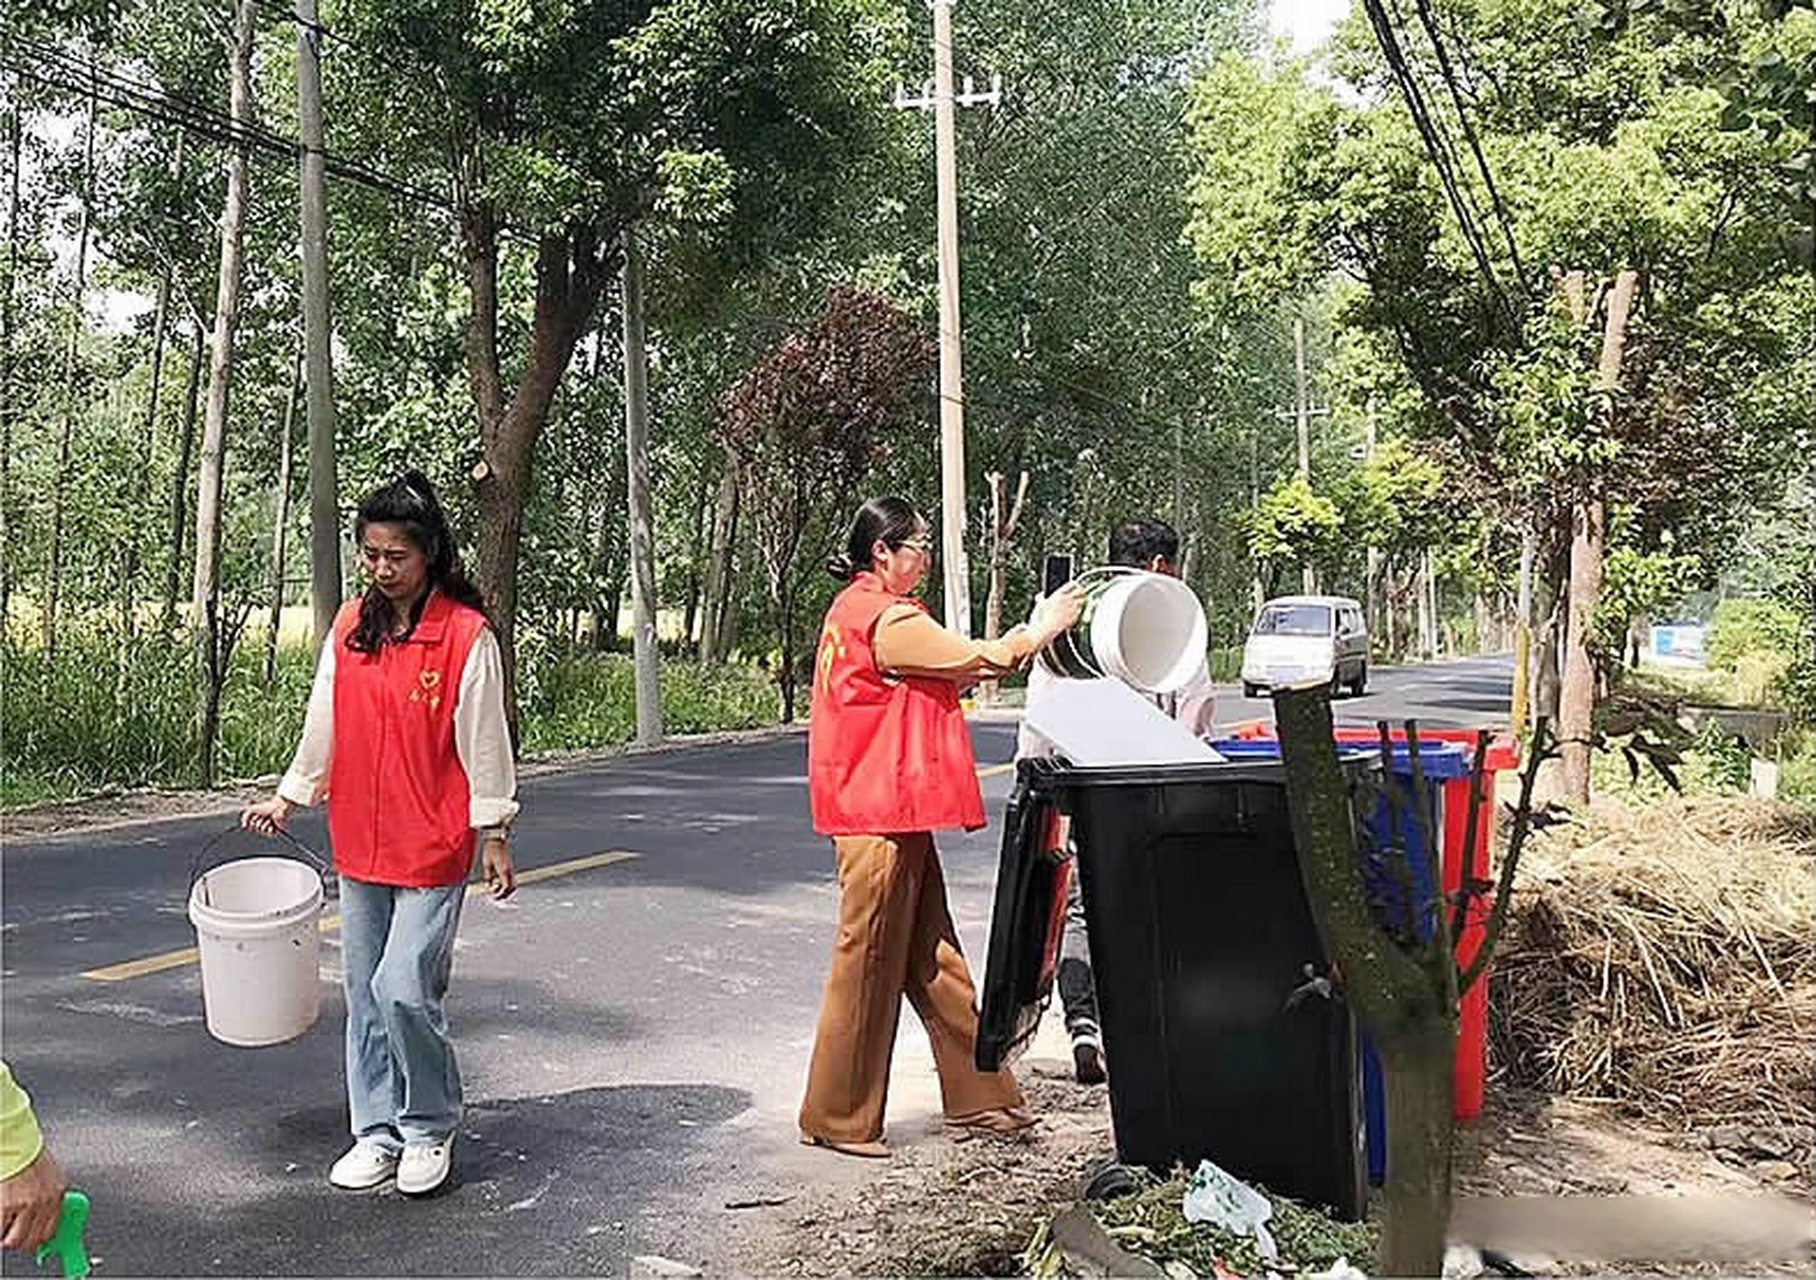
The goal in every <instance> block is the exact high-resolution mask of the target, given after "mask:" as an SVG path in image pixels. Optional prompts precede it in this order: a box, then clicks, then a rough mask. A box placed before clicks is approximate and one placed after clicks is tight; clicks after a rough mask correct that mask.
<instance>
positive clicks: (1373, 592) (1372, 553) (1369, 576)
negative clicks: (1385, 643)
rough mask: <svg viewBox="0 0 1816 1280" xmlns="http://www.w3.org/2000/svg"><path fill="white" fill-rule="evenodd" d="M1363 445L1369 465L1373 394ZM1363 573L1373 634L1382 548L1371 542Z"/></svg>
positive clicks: (1372, 454)
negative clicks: (1366, 564)
mask: <svg viewBox="0 0 1816 1280" xmlns="http://www.w3.org/2000/svg"><path fill="white" fill-rule="evenodd" d="M1363 447H1364V453H1363V455H1362V458H1363V464H1364V465H1367V464H1368V463H1371V462H1373V461H1374V460H1375V398H1374V397H1373V396H1370V397H1369V398H1368V439H1367V443H1366V444H1365V445H1364V446H1363ZM1363 573H1364V581H1363V583H1362V589H1363V593H1364V596H1365V603H1364V605H1363V607H1364V609H1365V610H1366V613H1365V614H1364V615H1363V616H1364V617H1365V618H1366V619H1367V620H1368V630H1369V632H1370V633H1371V634H1379V633H1378V632H1377V631H1376V629H1375V606H1376V604H1377V603H1378V599H1377V596H1378V590H1377V587H1376V584H1375V579H1376V578H1377V577H1378V576H1379V575H1380V573H1381V549H1380V548H1379V547H1377V546H1375V545H1374V544H1373V543H1370V544H1369V548H1368V568H1367V569H1365V570H1364V571H1363Z"/></svg>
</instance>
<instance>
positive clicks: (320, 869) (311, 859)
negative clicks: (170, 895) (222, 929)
mask: <svg viewBox="0 0 1816 1280" xmlns="http://www.w3.org/2000/svg"><path fill="white" fill-rule="evenodd" d="M245 830H248V828H245V827H242V826H240V825H239V824H238V823H235V824H234V825H233V826H231V827H228V828H227V829H226V830H224V831H217V832H216V833H215V834H214V835H212V836H210V837H209V838H208V840H207V841H206V842H205V843H204V844H203V845H202V847H201V848H200V849H197V850H196V851H195V856H194V857H193V858H191V859H190V860H189V892H190V893H194V892H195V884H196V881H197V880H200V879H201V878H202V876H203V875H204V874H206V872H207V871H212V870H214V866H225V865H226V863H227V862H229V861H232V859H223V860H222V861H220V862H217V863H215V864H214V866H211V867H208V868H206V869H204V868H203V866H202V863H203V862H204V861H206V859H207V857H208V855H209V853H210V852H211V851H212V850H213V849H214V847H215V846H216V845H218V844H219V843H220V842H221V841H223V840H225V839H226V838H227V837H228V836H230V835H232V834H233V833H234V832H236V831H245ZM277 836H278V839H280V840H282V841H283V842H284V843H285V844H287V845H289V846H290V848H291V850H292V851H293V852H295V853H297V854H299V855H301V860H302V861H304V862H307V863H308V864H309V865H310V866H311V867H313V868H315V873H316V874H317V875H318V876H320V877H321V878H322V896H323V897H325V898H338V897H339V896H340V885H339V883H338V877H336V876H335V875H334V874H333V870H332V868H331V867H330V866H329V864H328V860H327V859H326V858H324V857H322V855H321V854H319V853H317V852H316V851H315V850H313V849H311V848H310V847H309V846H308V845H306V844H304V843H303V842H302V841H301V840H298V839H297V838H296V837H295V836H293V835H291V834H290V833H289V832H288V831H285V830H284V829H283V828H282V827H279V828H278V830H277ZM202 894H203V897H202V902H203V905H205V906H213V905H214V904H213V903H212V902H209V901H208V897H207V894H208V890H207V887H206V886H203V889H202Z"/></svg>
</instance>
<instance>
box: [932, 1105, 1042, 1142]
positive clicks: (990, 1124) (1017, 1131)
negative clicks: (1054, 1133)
mask: <svg viewBox="0 0 1816 1280" xmlns="http://www.w3.org/2000/svg"><path fill="white" fill-rule="evenodd" d="M1038 1123H1040V1121H1039V1118H1038V1117H1036V1116H1035V1115H1034V1113H1033V1112H1031V1111H1029V1110H1028V1109H1027V1108H1025V1107H992V1108H991V1109H990V1110H988V1111H973V1112H972V1113H971V1114H970V1115H964V1116H947V1117H946V1132H947V1133H949V1134H951V1135H952V1140H953V1141H954V1142H964V1141H966V1140H967V1139H969V1138H975V1137H978V1136H980V1135H981V1136H983V1137H986V1138H1002V1139H1006V1140H1009V1141H1023V1140H1025V1138H1026V1136H1027V1133H1028V1130H1030V1129H1032V1128H1033V1127H1034V1126H1035V1125H1036V1124H1038Z"/></svg>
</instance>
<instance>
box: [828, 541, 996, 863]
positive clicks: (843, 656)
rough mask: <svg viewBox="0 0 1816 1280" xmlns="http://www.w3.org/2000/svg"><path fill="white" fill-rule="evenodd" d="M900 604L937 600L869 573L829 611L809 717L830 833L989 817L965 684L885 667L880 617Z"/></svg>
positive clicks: (972, 822) (948, 825) (947, 824)
mask: <svg viewBox="0 0 1816 1280" xmlns="http://www.w3.org/2000/svg"><path fill="white" fill-rule="evenodd" d="M898 604H911V605H913V606H915V607H916V608H917V609H922V610H925V609H926V607H927V606H925V605H924V604H922V603H921V602H920V601H919V600H915V599H913V598H912V597H908V596H898V595H894V594H892V593H891V592H889V591H888V590H886V589H885V588H884V587H883V584H882V582H881V581H880V580H879V579H878V578H877V577H876V575H875V574H871V573H861V574H859V575H858V576H857V578H856V580H855V581H853V582H852V584H851V585H850V586H849V587H846V588H845V589H844V590H843V591H841V592H839V594H838V596H837V597H835V598H834V600H833V602H832V607H831V608H830V609H828V610H827V611H826V622H825V624H824V626H823V627H822V628H821V630H820V647H819V651H818V654H817V659H816V661H815V663H814V681H813V714H812V718H811V719H810V720H809V722H808V726H807V778H808V797H809V799H810V800H811V802H812V805H813V829H814V830H815V831H817V832H819V833H820V834H821V835H826V836H844V835H888V834H892V833H897V832H909V831H942V830H950V829H952V828H954V827H962V828H964V829H965V830H967V831H975V830H976V829H977V828H979V827H981V826H983V825H984V798H983V795H982V793H981V792H980V791H979V789H978V785H977V761H976V758H975V757H974V756H973V755H972V752H971V735H970V733H969V732H968V731H967V730H966V728H965V712H964V708H963V707H961V706H960V705H959V699H958V686H957V685H955V684H953V683H952V682H951V681H950V680H933V679H922V678H919V677H914V676H889V675H884V674H883V672H881V671H879V670H878V669H877V665H876V651H875V649H874V648H873V647H872V640H873V633H874V632H875V630H876V624H877V619H878V618H880V617H881V616H882V614H883V611H884V610H886V609H888V608H890V607H891V606H892V605H898Z"/></svg>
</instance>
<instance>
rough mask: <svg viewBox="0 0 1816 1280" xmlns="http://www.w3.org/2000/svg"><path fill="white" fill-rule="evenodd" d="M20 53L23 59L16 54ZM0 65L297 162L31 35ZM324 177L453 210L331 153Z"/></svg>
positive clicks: (267, 141)
mask: <svg viewBox="0 0 1816 1280" xmlns="http://www.w3.org/2000/svg"><path fill="white" fill-rule="evenodd" d="M16 49H22V50H23V52H24V54H25V56H26V59H31V58H35V59H36V60H37V64H36V65H34V64H33V63H32V62H30V61H27V60H25V59H21V58H20V57H18V56H17V55H16V54H15V50H16ZM0 65H4V66H7V67H10V68H11V69H12V70H13V71H15V72H16V73H17V74H19V75H21V76H24V77H26V78H28V79H31V80H35V81H37V82H38V83H40V84H45V85H48V86H50V87H53V88H57V89H62V90H64V91H66V92H73V93H80V94H84V95H86V94H89V93H93V94H94V95H95V96H96V97H98V98H100V99H101V100H103V101H105V102H107V103H109V104H110V105H112V106H115V107H118V108H120V109H121V110H124V111H127V112H130V113H132V114H135V115H139V116H143V117H147V118H150V119H154V120H159V121H162V122H164V123H166V124H172V125H176V126H177V127H179V128H182V129H185V130H187V131H188V132H191V133H194V134H198V135H200V136H202V137H205V138H208V139H210V140H212V141H215V142H220V143H224V144H226V145H229V146H233V147H238V148H242V149H245V150H248V151H253V152H261V151H262V152H264V153H266V154H268V155H277V156H282V157H284V158H286V159H289V160H295V159H296V158H297V157H298V156H300V155H301V154H302V144H301V143H300V142H299V141H297V140H296V139H294V138H290V137H287V136H284V135H282V134H279V133H276V132H274V131H272V130H270V129H267V128H265V127H263V126H261V125H256V124H245V123H242V122H240V121H237V120H235V119H233V118H232V117H231V116H230V115H227V114H225V113H224V112H222V111H220V110H219V109H218V108H214V107H210V106H206V105H204V104H202V103H198V102H195V101H193V100H191V99H188V98H182V97H179V96H177V95H175V94H172V93H169V92H168V91H166V90H163V89H161V88H157V87H154V86H150V85H147V84H145V83H143V82H141V81H135V80H132V79H129V78H127V77H126V76H125V75H124V74H122V73H120V72H118V71H117V70H114V69H103V68H102V67H101V66H100V64H99V63H98V62H96V61H95V60H94V59H92V58H82V57H80V56H77V55H74V54H69V53H65V52H64V51H62V50H60V49H58V48H56V47H55V46H54V45H49V44H45V43H43V42H40V41H36V40H33V39H31V38H29V37H15V38H14V39H13V40H12V41H11V42H9V44H8V46H7V47H6V48H5V49H3V50H0ZM323 164H324V168H325V169H326V170H327V172H328V173H330V174H333V175H334V176H336V177H338V178H342V179H345V180H347V181H350V182H353V183H356V184H358V185H360V186H364V187H368V188H370V189H372V190H375V191H380V192H383V193H384V194H386V195H389V196H392V197H394V198H397V199H402V200H406V201H409V202H413V203H415V204H417V205H421V206H428V207H430V208H433V209H435V210H436V211H438V212H443V213H451V212H454V211H455V205H454V203H453V201H452V200H451V199H450V198H449V197H448V196H446V195H443V194H441V193H440V192H437V191H434V190H431V189H430V188H427V187H422V186H418V185H416V184H415V183H412V182H410V181H408V180H407V179H403V178H399V177H397V176H395V175H393V174H389V173H386V172H384V171H382V170H380V169H377V168H375V167H374V166H372V165H370V164H367V163H366V162H364V161H360V160H356V159H353V158H351V157H349V156H345V155H341V154H338V153H334V152H327V151H324V152H323Z"/></svg>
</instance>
